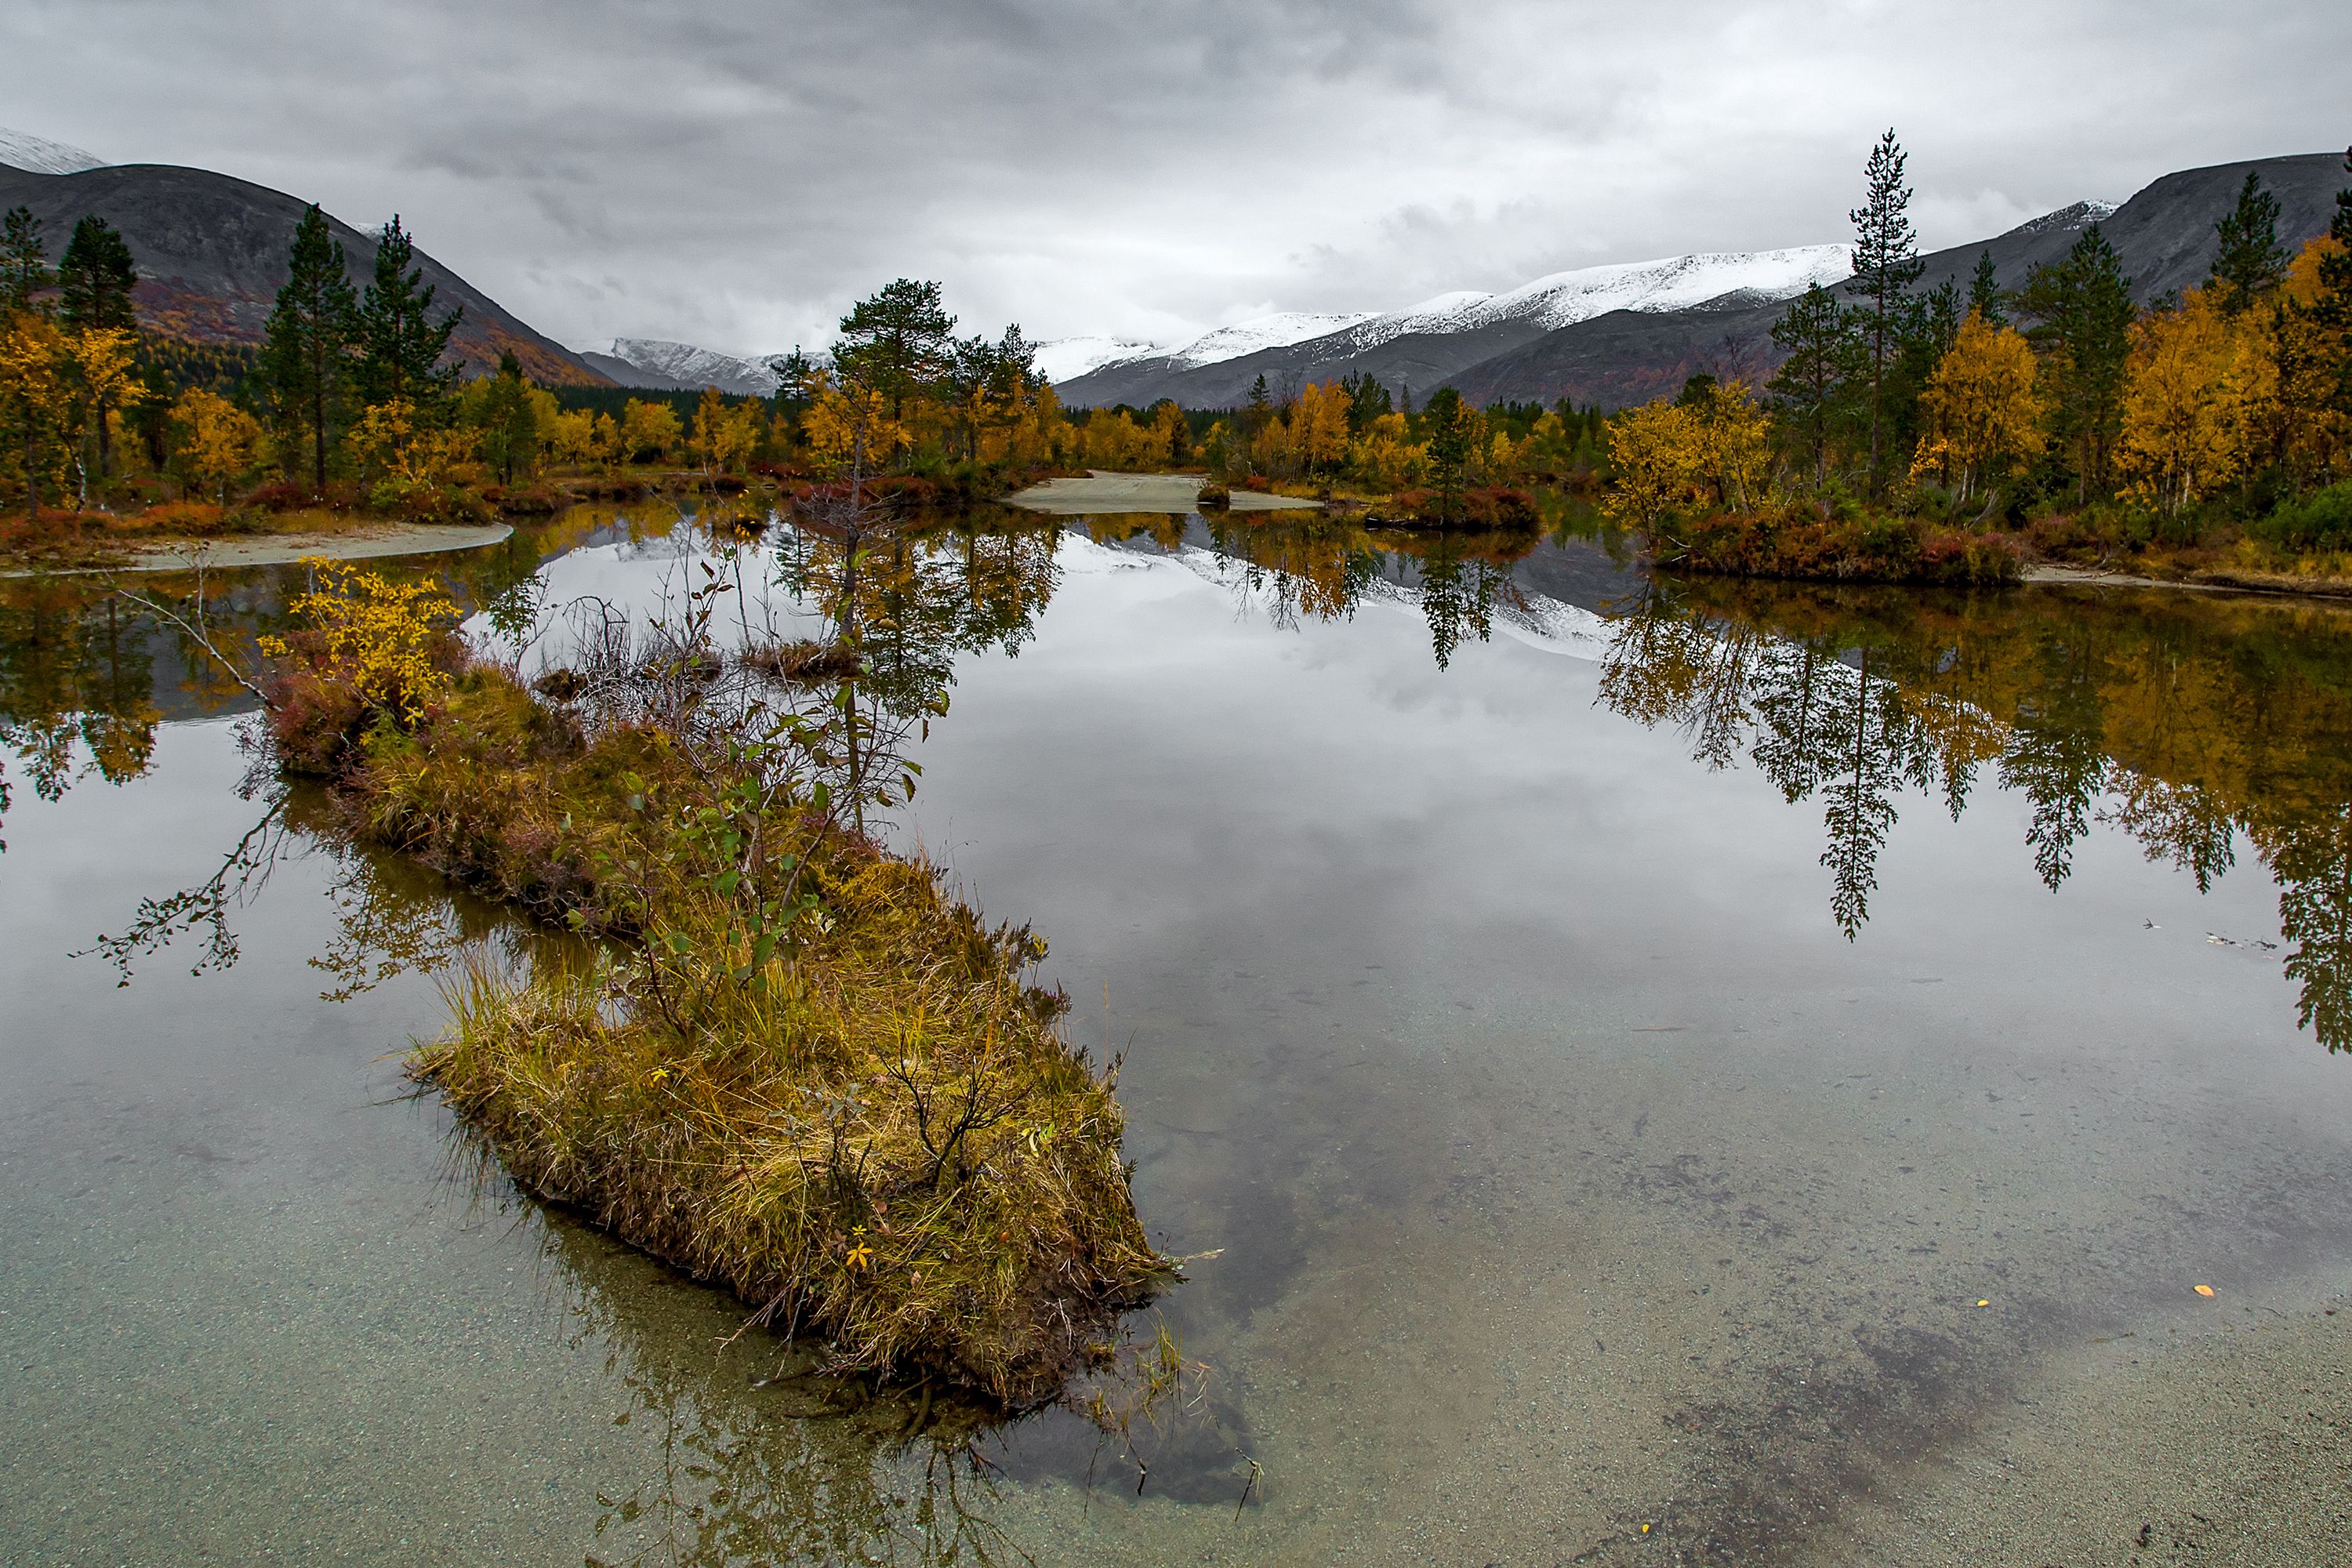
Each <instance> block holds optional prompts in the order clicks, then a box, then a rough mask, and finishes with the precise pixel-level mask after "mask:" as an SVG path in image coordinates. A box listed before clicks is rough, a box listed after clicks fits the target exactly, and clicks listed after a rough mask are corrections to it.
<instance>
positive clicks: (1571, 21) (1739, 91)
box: [0, 0, 2352, 352]
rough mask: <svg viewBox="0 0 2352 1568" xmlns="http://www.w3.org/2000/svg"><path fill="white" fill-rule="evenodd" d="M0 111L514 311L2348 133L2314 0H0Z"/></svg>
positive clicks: (2335, 59) (2034, 198)
mask: <svg viewBox="0 0 2352 1568" xmlns="http://www.w3.org/2000/svg"><path fill="white" fill-rule="evenodd" d="M0 46H5V47H0V124H5V125H8V126H10V127H13V128H15V129H16V130H20V131H26V132H33V133H35V134H37V135H42V136H47V137H50V138H52V139H54V140H57V141H61V142H70V143H73V144H76V145H78V146H80V147H84V148H87V149H88V150H89V151H90V152H91V153H96V154H97V155H99V156H100V157H101V158H104V159H106V160H108V161H110V162H120V163H132V162H153V163H190V164H196V165H200V166H203V167H205V168H211V169H217V170H221V171H223V172H225V173H228V174H237V175H240V176H243V177H245V178H247V179H251V180H256V181H258V182H260V183H262V184H268V185H274V186H277V187H278V188H280V189H282V190H286V191H289V192H292V193H293V194H295V195H299V196H302V197H305V198H307V199H310V200H315V201H318V202H320V203H323V204H324V205H326V207H327V209H328V210H329V211H331V212H332V213H334V214H336V215H337V216H340V217H342V218H344V219H346V220H347V221H349V222H352V223H353V224H356V225H360V226H373V225H374V224H377V223H380V222H381V221H382V220H383V217H384V216H387V215H389V214H390V213H391V212H393V211H394V209H397V210H398V211H399V212H400V213H401V214H402V215H403V216H404V219H405V220H406V222H407V223H408V226H410V228H411V229H412V230H413V231H414V232H415V234H416V235H417V237H418V238H419V241H420V243H421V244H422V245H423V246H424V247H425V248H426V249H427V250H430V251H431V252H433V253H434V254H435V255H436V256H437V257H439V258H441V259H442V260H443V261H444V262H446V263H447V264H448V265H449V266H451V267H453V268H456V269H457V271H458V272H460V273H462V274H463V275H465V276H466V277H467V279H470V280H471V281H472V282H474V283H475V284H476V285H478V286H479V287H480V288H482V289H486V290H487V291H488V292H489V293H490V294H491V295H492V296H493V297H495V298H497V299H498V300H499V301H500V302H501V303H503V304H505V305H507V306H508V307H509V309H511V310H514V311H515V312H516V313H518V314H519V315H520V316H522V317H523V318H524V319H525V320H527V321H530V322H531V323H532V324H533V325H535V326H538V327H539V328H541V330H542V331H546V332H548V333H550V334H551V336H554V337H556V338H559V339H562V341H564V342H571V343H575V344H577V343H585V342H590V341H592V340H594V339H600V338H610V337H614V336H628V337H658V338H676V339H680V340H683V341H686V342H698V343H703V344H706V345H708V346H710V347H714V348H722V349H728V350H732V351H738V352H744V351H755V350H756V351H766V350H771V349H778V348H783V347H789V346H791V345H792V344H793V343H795V342H801V343H807V344H810V345H811V346H815V345H817V344H820V343H822V342H824V341H826V340H827V339H828V338H829V336H830V328H831V325H832V322H833V321H834V320H835V318H836V317H837V316H838V315H839V314H840V312H841V310H843V309H844V307H845V305H846V304H847V303H848V302H849V301H850V300H853V299H855V298H856V297H857V296H858V295H860V294H864V293H866V292H870V291H871V290H872V289H874V288H875V287H877V285H879V284H880V283H883V282H887V280H888V279H891V278H893V277H896V276H898V275H900V274H906V275H909V276H917V277H931V278H937V279H940V280H941V281H943V282H944V283H945V284H946V286H947V290H948V300H949V304H950V308H951V309H953V310H956V311H957V312H958V313H959V314H960V315H961V316H962V317H963V319H964V321H965V324H966V326H967V327H971V328H985V329H989V330H993V329H995V328H996V327H999V326H1001V325H1002V324H1003V322H1004V321H1007V320H1017V321H1020V322H1021V323H1022V325H1023V326H1024V328H1025V329H1026V330H1027V331H1029V333H1030V335H1031V336H1032V337H1038V338H1052V337H1059V336H1066V335H1073V334H1078V333H1092V332H1102V333H1111V334H1118V335H1128V336H1135V337H1142V338H1152V339H1161V340H1165V339H1171V338H1176V337H1181V336H1184V335H1188V334H1189V333H1191V332H1194V331H1202V330H1205V329H1206V328H1209V327H1212V326H1218V325H1223V324H1226V323H1228V322H1231V321H1238V320H1242V319H1244V318H1245V317H1248V316H1252V315H1256V314H1262V313H1264V312H1265V311H1268V310H1382V309H1392V308H1395V307H1398V306H1402V305H1405V304H1409V303H1412V301H1414V300H1419V299H1422V298H1424V297H1426V296H1428V295H1431V294H1434V293H1437V292H1440V291H1443V290H1445V289H1500V288H1507V287H1510V286H1512V285H1514V284H1517V283H1519V282H1523V281H1525V280H1526V279H1528V278H1531V277H1534V276H1537V275H1538V274H1540V273H1544V272H1549V271H1557V270H1559V269H1561V268H1570V267H1580V266H1586V265H1590V264H1592V263H1596V262H1602V261H1632V260H1640V259H1644V258H1652V257H1659V256H1671V255H1675V254H1678V253H1681V252H1685V251H1693V250H1748V249H1758V248H1763V247H1779V246H1790V245H1804V244H1812V243H1818V242H1821V241H1824V240H1835V239H1843V238H1844V237H1846V236H1847V224H1846V221H1845V214H1846V209H1847V208H1848V207H1850V206H1851V205H1853V203H1854V201H1855V200H1856V198H1857V195H1858V186H1859V184H1860V178H1861V170H1862V163H1863V159H1864V156H1865V154H1866V153H1867V152H1868V149H1869V146H1870V143H1871V142H1872V140H1873V139H1874V137H1875V136H1876V135H1877V134H1878V132H1880V131H1881V130H1883V129H1885V127H1887V126H1888V125H1893V126H1895V128H1896V130H1897V131H1898V132H1899V134H1900V135H1901V137H1902V140H1903V142H1904V145H1905V146H1906V149H1907V150H1908V151H1909V153H1910V155H1911V165H1910V168H1911V176H1912V180H1913V183H1914V184H1915V185H1916V188H1917V193H1918V194H1917V196H1916V200H1915V202H1914V205H1913V211H1914V215H1915V217H1916V221H1917V223H1918V225H1919V227H1920V230H1921V232H1922V236H1923V238H1924V239H1925V241H1926V242H1927V245H1928V247H1931V248H1932V247H1936V246H1938V245H1948V244H1958V243H1961V242H1964V241H1967V240H1969V239H1974V238H1978V237H1984V236H1987V235H1990V234H1992V233H1995V232H1998V231H2000V230H2001V229H2004V228H2007V227H2009V226H2011V225H2013V224H2015V223H2017V222H2019V221H2021V220H2022V219H2024V218H2027V217H2030V216H2035V215H2037V214H2039V213H2042V212H2045V211H2048V210H2050V209H2051V208H2053V207H2057V206H2062V205H2065V204H2066V203H2068V202H2071V201H2075V200H2078V199H2080V198H2082V197H2084V196H2101V197H2105V198H2107V199H2110V200H2117V201H2120V200H2122V199H2123V198H2124V197H2126V196H2128V195H2131V194H2132V192H2134V191H2135V190H2137V189H2138V188H2139V187H2140V186H2141V185H2143V184H2147V181H2149V180H2150V179H2152V178H2154V177H2155V176H2157V175H2158V174H2164V173H2166V172H2168V171H2170V170H2173V169H2179V168H2189V167H2194V166H2197V165H2200V164H2205V163H2221V162H2225V161H2228V160H2231V159H2236V158H2245V157H2257V156H2263V155H2266V154H2272V153H2305V152H2317V151H2321V150H2324V149H2327V148H2330V147H2336V148H2340V147H2342V146H2343V145H2344V144H2345V143H2346V142H2347V141H2352V92H2347V89H2346V87H2345V75H2344V70H2345V64H2346V62H2347V60H2352V5H2347V3H2346V0H2272V3H2269V4H2262V5H2224V4H2215V3H2214V0H1970V3H1969V4H1965V5H1962V4H1937V5H1926V4H1911V5H1901V4H1892V3H1881V0H1850V3H1845V4H1839V3H1837V0H1786V3H1778V0H1775V3H1762V4H1759V3H1749V0H1715V3H1707V0H1696V3H1680V4H1677V3H1674V0H1614V3H1612V4H1605V5H1604V4H1587V3H1584V0H1570V3H1550V4H1541V3H1525V4H1510V3H1506V4H1493V5H1481V4H1476V3H1475V0H1451V3H1447V0H1432V3H1426V4H1424V3H1420V0H1139V3H1135V4H1128V3H1124V0H1026V3H1023V0H997V3H989V0H939V3H936V4H932V5H914V4H896V3H891V0H846V3H845V0H834V3H832V4H827V5H800V4H793V3H789V0H759V3H751V4H697V5H648V4H622V3H616V0H516V3H502V0H467V3H465V4H435V3H429V0H363V3H355V0H219V3H215V0H145V3H121V0H0Z"/></svg>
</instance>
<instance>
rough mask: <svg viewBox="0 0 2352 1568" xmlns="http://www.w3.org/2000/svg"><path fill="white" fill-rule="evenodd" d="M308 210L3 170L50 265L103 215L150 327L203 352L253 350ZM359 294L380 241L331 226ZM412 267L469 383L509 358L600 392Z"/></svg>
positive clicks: (130, 172) (279, 200) (300, 205)
mask: <svg viewBox="0 0 2352 1568" xmlns="http://www.w3.org/2000/svg"><path fill="white" fill-rule="evenodd" d="M307 205H308V204H307V203H304V202H301V201H299V200H297V199H296V198H295V197H293V196H289V195H286V194H285V193H284V192H282V191H273V190H271V189H269V188H268V186H266V185H257V184H253V183H252V182H250V181H247V180H239V179H236V178H234V177H232V176H230V175H227V174H214V173H212V172H211V171H209V170H205V169H187V168H181V167H179V166H177V165H174V164H168V163H121V164H111V165H109V166H107V167H104V168H97V169H85V170H83V171H82V172H80V173H79V174H32V173H28V172H26V171H25V170H22V169H15V168H10V167H6V166H5V165H0V208H7V207H15V206H25V207H29V208H31V209H32V212H33V216H36V217H37V218H39V219H40V220H41V223H42V228H43V237H44V238H45V239H46V240H47V243H48V248H49V258H50V259H51V260H52V261H54V260H56V259H57V258H58V255H59V254H60V253H61V252H62V251H63V250H64V249H65V245H66V240H67V238H68V236H70V235H71V234H72V232H73V226H74V225H75V224H76V223H77V222H79V220H80V219H81V218H82V216H84V215H86V214H93V213H94V214H96V215H97V216H100V217H101V218H104V219H105V220H106V221H107V222H108V223H110V224H112V225H113V226H115V227H116V228H117V229H119V230H121V234H122V238H123V241H124V243H125V244H127V245H129V246H130V247H131V258H132V259H133V260H134V261H136V262H137V263H138V266H139V287H138V289H137V290H136V292H135V293H134V295H133V299H134V300H135V301H136V303H137V305H138V308H139V314H140V319H141V321H142V323H144V324H145V325H146V326H147V328H148V329H149V330H150V331H155V332H158V333H162V334H164V335H167V336H171V337H176V338H185V339H188V340H191V341H193V342H220V343H257V342H260V341H261V339H262V332H263V328H264V326H265V324H266V323H267V322H268V319H269V310H270V306H271V304H272V302H273V301H274V300H276V298H277V294H278V289H280V288H282V287H284V285H285V282H286V277H287V262H286V250H287V247H288V245H289V243H291V241H292V240H293V237H294V226H295V225H296V224H298V223H299V222H300V221H301V217H302V214H303V211H304V210H305V208H306V206H307ZM328 226H330V227H331V229H332V230H333V231H334V236H335V238H336V239H338V240H340V241H341V243H342V247H343V259H344V262H345V267H346V270H347V271H348V273H349V274H350V277H351V279H352V286H353V287H354V288H361V287H364V286H365V285H366V283H367V281H368V279H369V278H370V277H371V276H372V275H373V268H374V266H375V248H376V242H375V237H374V236H373V235H371V234H367V233H363V232H362V231H361V230H359V229H356V228H353V227H352V226H351V225H349V224H347V223H344V222H342V221H341V219H338V218H334V217H330V218H329V219H328ZM415 266H416V267H417V268H419V269H421V270H422V271H423V272H424V274H425V282H426V283H428V284H431V285H433V286H434V287H435V288H436V289H438V290H439V294H438V295H437V297H436V300H435V301H434V303H435V306H436V310H446V309H447V308H448V307H449V306H451V305H462V306H464V307H465V311H466V314H465V319H464V321H462V322H461V323H460V324H459V326H458V328H457V333H456V335H455V336H454V337H452V338H451V340H450V343H449V353H450V356H451V357H452V358H454V359H462V360H464V361H465V362H466V363H467V367H468V369H469V370H470V371H472V372H474V373H479V372H482V371H486V370H489V369H494V368H495V367H496V366H497V364H498V361H499V354H500V353H502V352H503V353H512V354H513V355H514V356H515V357H516V359H518V360H520V362H521V363H522V367H523V369H524V371H525V372H526V373H528V374H530V376H531V377H532V378H533V379H535V380H537V381H540V382H541V383H543V384H550V385H558V386H565V385H570V386H605V385H609V384H611V383H610V381H609V379H608V378H607V377H606V376H604V374H601V373H600V372H598V371H596V370H595V369H593V367H591V366H590V365H589V364H587V363H585V362H584V361H583V360H582V359H581V357H580V356H579V355H578V354H575V353H572V351H571V350H570V349H567V348H565V347H563V346H562V344H561V343H558V342H555V341H554V340H552V339H551V338H549V337H547V336H545V335H544V334H542V333H541V332H539V331H535V330H534V329H532V328H531V327H530V325H528V324H527V323H525V322H524V321H521V320H520V319H519V318H517V317H516V316H514V315H513V314H512V313H510V312H509V311H508V310H506V309H505V308H504V307H502V306H500V305H499V302H498V301H497V300H493V299H491V298H490V297H489V296H488V295H487V294H485V293H483V292H482V291H481V290H480V289H477V288H475V287H474V286H473V285H472V284H470V283H468V282H467V281H466V280H465V279H463V278H460V277H458V276H457V274H456V273H455V272H452V271H451V270H449V268H446V267H445V266H443V265H442V264H441V263H440V262H438V261H436V260H434V259H433V258H431V257H430V256H428V255H426V254H425V251H424V250H423V249H421V248H420V249H419V250H418V251H417V252H416V256H415Z"/></svg>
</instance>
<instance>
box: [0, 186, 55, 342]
mask: <svg viewBox="0 0 2352 1568" xmlns="http://www.w3.org/2000/svg"><path fill="white" fill-rule="evenodd" d="M52 280H53V277H52V274H51V273H50V271H49V258H48V252H47V249H46V248H45V247H43V245H42V243H41V220H40V219H39V218H37V217H35V216H33V209H32V208H30V207H10V208H9V209H8V216H7V217H6V218H5V219H4V220H0V316H5V315H13V314H14V313H16V311H18V310H30V309H31V308H32V305H33V298H34V296H35V295H37V294H38V293H39V292H40V291H41V290H42V289H46V288H47V287H48V286H49V284H50V283H51V281H52Z"/></svg>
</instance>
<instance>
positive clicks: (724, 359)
mask: <svg viewBox="0 0 2352 1568" xmlns="http://www.w3.org/2000/svg"><path fill="white" fill-rule="evenodd" d="M582 357H583V358H585V359H587V360H589V361H590V363H593V364H594V365H595V366H596V367H597V368H598V369H599V370H602V371H603V372H604V374H607V375H609V376H611V377H612V378H613V379H614V381H617V382H619V383H620V384H622V385H623V386H650V387H656V388H668V389H681V390H684V391H688V392H700V391H701V390H702V389H703V388H704V387H706V386H715V387H717V388H718V389H719V391H721V392H732V393H736V394H738V395H741V396H745V397H772V396H774V395H775V393H776V386H777V384H778V380H779V378H778V376H777V374H776V373H775V372H774V371H772V370H771V369H770V368H769V367H768V362H769V361H770V360H771V359H779V358H782V355H779V354H751V355H744V354H730V353H720V352H719V350H717V349H700V348H697V347H695V346H694V345H693V344H692V343H674V342H666V341H664V340H662V339H660V338H614V340H613V341H612V342H610V343H608V344H606V345H604V347H602V348H599V349H594V350H585V351H583V354H582Z"/></svg>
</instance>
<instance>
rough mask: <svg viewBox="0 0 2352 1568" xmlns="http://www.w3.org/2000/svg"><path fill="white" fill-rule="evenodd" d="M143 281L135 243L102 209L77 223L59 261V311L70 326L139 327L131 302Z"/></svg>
mask: <svg viewBox="0 0 2352 1568" xmlns="http://www.w3.org/2000/svg"><path fill="white" fill-rule="evenodd" d="M138 283H139V268H137V267H136V266H134V265H133V264H132V263H131V247H129V246H127V245H125V244H123V243H122V236H121V234H119V233H117V232H116V231H115V228H114V226H113V225H111V224H110V223H108V222H107V221H106V220H105V219H104V218H102V217H100V216H97V215H96V214H91V215H90V216H87V217H85V218H83V219H82V220H81V221H80V222H79V223H78V224H76V225H74V231H73V237H72V238H70V239H68V240H67V241H66V253H65V257H64V258H63V259H62V260H60V261H59V262H58V306H59V311H58V313H59V315H60V316H62V317H63V319H64V321H65V324H66V326H67V327H68V329H69V330H71V331H89V330H90V329H91V328H93V327H95V328H111V329H113V330H115V331H126V332H127V331H135V330H136V329H137V327H138V325H139V318H138V313H137V312H136V311H135V310H132V309H131V289H134V288H136V287H137V286H138Z"/></svg>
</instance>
